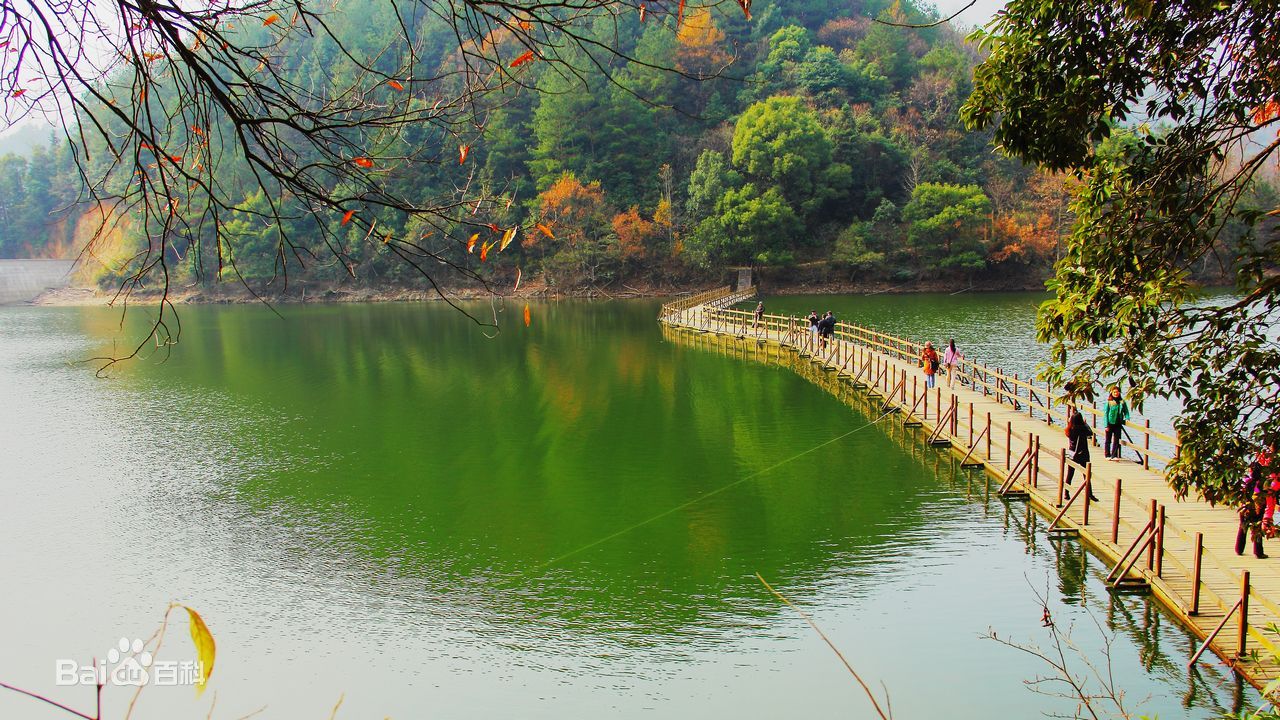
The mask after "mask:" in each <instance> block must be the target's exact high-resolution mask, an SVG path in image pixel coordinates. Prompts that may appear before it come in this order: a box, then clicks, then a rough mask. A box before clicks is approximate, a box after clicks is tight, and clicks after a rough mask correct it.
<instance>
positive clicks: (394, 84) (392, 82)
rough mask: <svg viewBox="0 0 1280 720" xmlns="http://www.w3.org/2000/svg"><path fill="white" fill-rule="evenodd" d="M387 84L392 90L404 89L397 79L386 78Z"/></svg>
mask: <svg viewBox="0 0 1280 720" xmlns="http://www.w3.org/2000/svg"><path fill="white" fill-rule="evenodd" d="M387 84H388V85H390V86H391V89H392V90H404V86H403V85H401V84H400V82H399V81H397V80H388V81H387Z"/></svg>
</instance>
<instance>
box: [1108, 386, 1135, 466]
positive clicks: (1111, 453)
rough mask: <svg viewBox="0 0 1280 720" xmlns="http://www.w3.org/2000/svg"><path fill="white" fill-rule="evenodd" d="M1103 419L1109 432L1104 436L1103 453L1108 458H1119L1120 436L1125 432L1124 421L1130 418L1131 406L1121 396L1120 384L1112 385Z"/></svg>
mask: <svg viewBox="0 0 1280 720" xmlns="http://www.w3.org/2000/svg"><path fill="white" fill-rule="evenodd" d="M1103 419H1104V420H1105V421H1106V423H1107V433H1106V435H1105V436H1104V437H1103V454H1104V455H1106V458H1107V459H1108V460H1119V459H1120V436H1121V434H1122V433H1123V432H1124V421H1125V420H1128V419H1129V406H1128V405H1127V404H1125V401H1124V399H1123V398H1121V397H1120V386H1119V385H1112V386H1111V392H1110V394H1109V395H1108V396H1107V407H1106V411H1105V412H1104V413H1103Z"/></svg>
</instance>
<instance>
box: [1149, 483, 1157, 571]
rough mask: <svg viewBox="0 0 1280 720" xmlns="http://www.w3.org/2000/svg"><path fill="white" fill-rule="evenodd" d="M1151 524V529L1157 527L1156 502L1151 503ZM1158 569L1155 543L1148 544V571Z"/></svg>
mask: <svg viewBox="0 0 1280 720" xmlns="http://www.w3.org/2000/svg"><path fill="white" fill-rule="evenodd" d="M1149 522H1150V523H1151V527H1152V528H1154V527H1156V501H1155V500H1152V501H1151V517H1150V520H1149ZM1155 567H1156V544H1155V543H1154V542H1152V543H1148V544H1147V569H1148V570H1154V569H1155Z"/></svg>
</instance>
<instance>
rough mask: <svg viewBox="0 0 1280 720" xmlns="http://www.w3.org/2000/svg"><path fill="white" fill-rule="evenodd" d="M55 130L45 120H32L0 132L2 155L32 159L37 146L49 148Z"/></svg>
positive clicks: (0, 153)
mask: <svg viewBox="0 0 1280 720" xmlns="http://www.w3.org/2000/svg"><path fill="white" fill-rule="evenodd" d="M54 131H55V128H54V127H53V126H52V125H50V124H48V123H46V122H44V120H41V119H37V118H31V119H28V120H25V121H23V122H20V123H18V124H17V125H15V126H13V127H9V128H5V129H4V130H3V131H0V155H9V154H13V155H18V156H21V157H31V151H32V150H33V149H34V148H35V147H36V146H37V145H42V146H44V147H46V148H47V147H48V146H49V137H50V135H52V134H53V133H54Z"/></svg>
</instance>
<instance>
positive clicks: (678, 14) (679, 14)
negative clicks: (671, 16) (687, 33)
mask: <svg viewBox="0 0 1280 720" xmlns="http://www.w3.org/2000/svg"><path fill="white" fill-rule="evenodd" d="M683 22H684V0H680V9H679V10H678V11H677V12H676V29H677V30H679V29H680V24H681V23H683Z"/></svg>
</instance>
